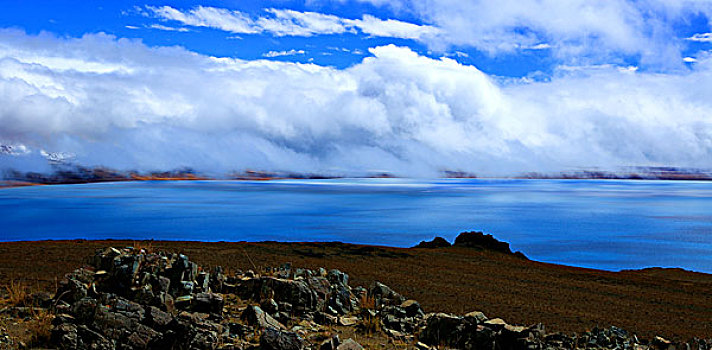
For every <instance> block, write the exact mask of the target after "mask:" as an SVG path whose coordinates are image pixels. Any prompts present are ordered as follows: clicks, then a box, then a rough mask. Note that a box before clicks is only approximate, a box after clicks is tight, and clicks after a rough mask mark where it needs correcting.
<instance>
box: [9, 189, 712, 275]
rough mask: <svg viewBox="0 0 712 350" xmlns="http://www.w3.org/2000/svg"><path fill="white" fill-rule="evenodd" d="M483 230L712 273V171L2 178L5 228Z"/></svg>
mask: <svg viewBox="0 0 712 350" xmlns="http://www.w3.org/2000/svg"><path fill="white" fill-rule="evenodd" d="M464 230H482V231H485V232H486V233H492V234H493V235H494V236H495V237H497V238H499V239H501V240H505V241H508V242H510V243H511V246H512V248H513V249H514V250H521V251H522V252H524V253H525V254H526V255H527V256H529V257H530V258H532V259H534V260H538V261H546V262H554V263H563V264H568V265H574V266H582V267H594V268H601V269H607V270H619V269H628V268H642V267H648V266H664V267H683V268H686V269H691V270H695V271H702V272H710V273H712V183H710V182H691V181H610V180H601V181H598V180H595V181H594V180H482V179H465V180H460V179H457V180H403V179H338V180H283V181H264V182H262V181H261V182H245V181H176V182H163V181H157V182H122V183H103V184H86V185H58V186H37V187H22V188H6V189H0V240H2V241H17V240H41V239H74V238H86V239H101V238H126V239H136V240H144V239H157V240H200V241H243V240H245V241H263V240H277V241H343V242H351V243H364V244H377V245H388V246H399V247H407V246H412V245H414V244H416V243H418V241H420V240H424V239H428V240H429V239H431V238H432V237H433V236H435V235H440V236H443V237H445V238H447V239H449V240H453V239H454V237H455V236H456V235H457V233H459V232H461V231H464Z"/></svg>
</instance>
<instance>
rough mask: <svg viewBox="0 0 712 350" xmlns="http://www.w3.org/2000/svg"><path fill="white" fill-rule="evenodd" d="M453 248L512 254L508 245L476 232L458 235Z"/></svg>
mask: <svg viewBox="0 0 712 350" xmlns="http://www.w3.org/2000/svg"><path fill="white" fill-rule="evenodd" d="M454 246H456V247H469V248H472V247H475V248H483V249H487V250H492V251H496V252H501V253H507V254H512V250H511V249H510V248H509V243H507V242H502V241H499V240H497V239H496V238H494V237H492V235H485V234H484V233H482V232H478V231H469V232H462V233H460V234H459V235H458V236H457V238H455V244H454Z"/></svg>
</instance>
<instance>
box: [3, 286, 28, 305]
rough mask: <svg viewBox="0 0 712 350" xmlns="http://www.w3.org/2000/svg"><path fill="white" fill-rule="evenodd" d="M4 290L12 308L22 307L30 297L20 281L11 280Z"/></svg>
mask: <svg viewBox="0 0 712 350" xmlns="http://www.w3.org/2000/svg"><path fill="white" fill-rule="evenodd" d="M5 289H6V290H7V299H8V302H9V303H10V304H11V305H14V306H24V305H25V304H26V303H27V300H28V299H29V297H30V294H29V293H28V291H27V286H26V285H25V284H24V283H23V282H22V281H15V280H11V281H10V283H9V284H8V285H7V286H5Z"/></svg>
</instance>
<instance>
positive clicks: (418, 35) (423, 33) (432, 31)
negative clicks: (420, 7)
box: [346, 15, 440, 40]
mask: <svg viewBox="0 0 712 350" xmlns="http://www.w3.org/2000/svg"><path fill="white" fill-rule="evenodd" d="M346 23H348V24H350V25H352V26H354V27H356V28H359V29H361V31H362V32H364V33H366V34H369V35H372V36H380V37H389V38H402V39H413V40H424V39H426V38H432V37H434V36H436V35H438V34H439V33H440V30H439V29H438V28H435V27H432V26H427V25H417V24H413V23H407V22H403V21H398V20H394V19H388V20H385V21H384V20H382V19H379V18H376V17H373V16H370V15H363V18H362V19H355V20H346Z"/></svg>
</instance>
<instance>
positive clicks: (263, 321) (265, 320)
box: [241, 306, 286, 329]
mask: <svg viewBox="0 0 712 350" xmlns="http://www.w3.org/2000/svg"><path fill="white" fill-rule="evenodd" d="M241 318H242V320H243V321H245V322H247V323H248V324H249V325H250V326H253V327H258V328H262V329H266V328H273V329H286V328H285V327H284V326H283V325H282V324H281V323H279V321H277V320H275V319H274V318H273V317H272V316H270V315H268V314H267V313H266V312H264V311H263V310H262V309H261V308H260V307H259V306H248V307H247V309H245V311H243V312H242V316H241Z"/></svg>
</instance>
